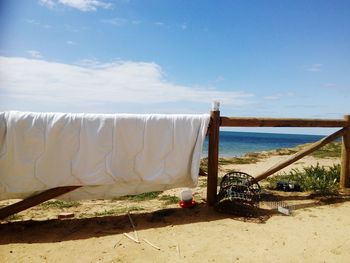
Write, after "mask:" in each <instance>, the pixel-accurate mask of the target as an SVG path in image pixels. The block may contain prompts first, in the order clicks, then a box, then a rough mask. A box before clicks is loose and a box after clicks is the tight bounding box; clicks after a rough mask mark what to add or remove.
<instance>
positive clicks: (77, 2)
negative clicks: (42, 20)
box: [39, 0, 112, 12]
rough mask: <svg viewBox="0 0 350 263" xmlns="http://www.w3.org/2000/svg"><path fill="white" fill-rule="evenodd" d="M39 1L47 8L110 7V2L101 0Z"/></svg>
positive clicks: (92, 8)
mask: <svg viewBox="0 0 350 263" xmlns="http://www.w3.org/2000/svg"><path fill="white" fill-rule="evenodd" d="M39 3H40V4H41V5H43V6H46V7H48V8H54V7H55V6H57V5H64V6H69V7H71V8H75V9H78V10H80V11H83V12H87V11H96V10H97V9H98V8H104V9H108V8H111V7H112V4H111V3H108V2H105V1H101V0H39Z"/></svg>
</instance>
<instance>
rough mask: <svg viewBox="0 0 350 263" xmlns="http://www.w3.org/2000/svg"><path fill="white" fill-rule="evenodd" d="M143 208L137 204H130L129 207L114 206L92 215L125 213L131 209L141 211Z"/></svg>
mask: <svg viewBox="0 0 350 263" xmlns="http://www.w3.org/2000/svg"><path fill="white" fill-rule="evenodd" d="M142 210H144V208H142V207H138V206H130V207H122V208H114V209H110V210H104V211H101V212H95V213H94V214H93V216H111V215H118V214H125V213H127V212H131V211H142Z"/></svg>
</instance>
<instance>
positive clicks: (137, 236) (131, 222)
mask: <svg viewBox="0 0 350 263" xmlns="http://www.w3.org/2000/svg"><path fill="white" fill-rule="evenodd" d="M128 217H129V220H130V224H131V226H132V228H133V229H134V233H135V237H136V240H137V241H138V242H140V241H139V235H138V234H137V231H136V227H135V225H134V221H133V220H132V218H131V215H130V213H129V211H128Z"/></svg>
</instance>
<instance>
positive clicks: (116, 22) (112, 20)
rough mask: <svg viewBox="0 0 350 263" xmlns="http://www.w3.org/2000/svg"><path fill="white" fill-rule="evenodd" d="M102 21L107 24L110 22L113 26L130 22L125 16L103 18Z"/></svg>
mask: <svg viewBox="0 0 350 263" xmlns="http://www.w3.org/2000/svg"><path fill="white" fill-rule="evenodd" d="M101 22H102V23H105V24H110V25H113V26H123V25H125V24H127V23H128V20H127V19H124V18H118V17H115V18H110V19H102V20H101Z"/></svg>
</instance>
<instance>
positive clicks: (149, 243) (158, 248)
mask: <svg viewBox="0 0 350 263" xmlns="http://www.w3.org/2000/svg"><path fill="white" fill-rule="evenodd" d="M142 240H143V241H145V242H146V243H147V244H148V245H150V246H151V247H154V248H155V249H157V250H160V247H157V246H156V245H153V244H152V243H151V242H149V241H148V240H147V239H145V238H143V239H142Z"/></svg>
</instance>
